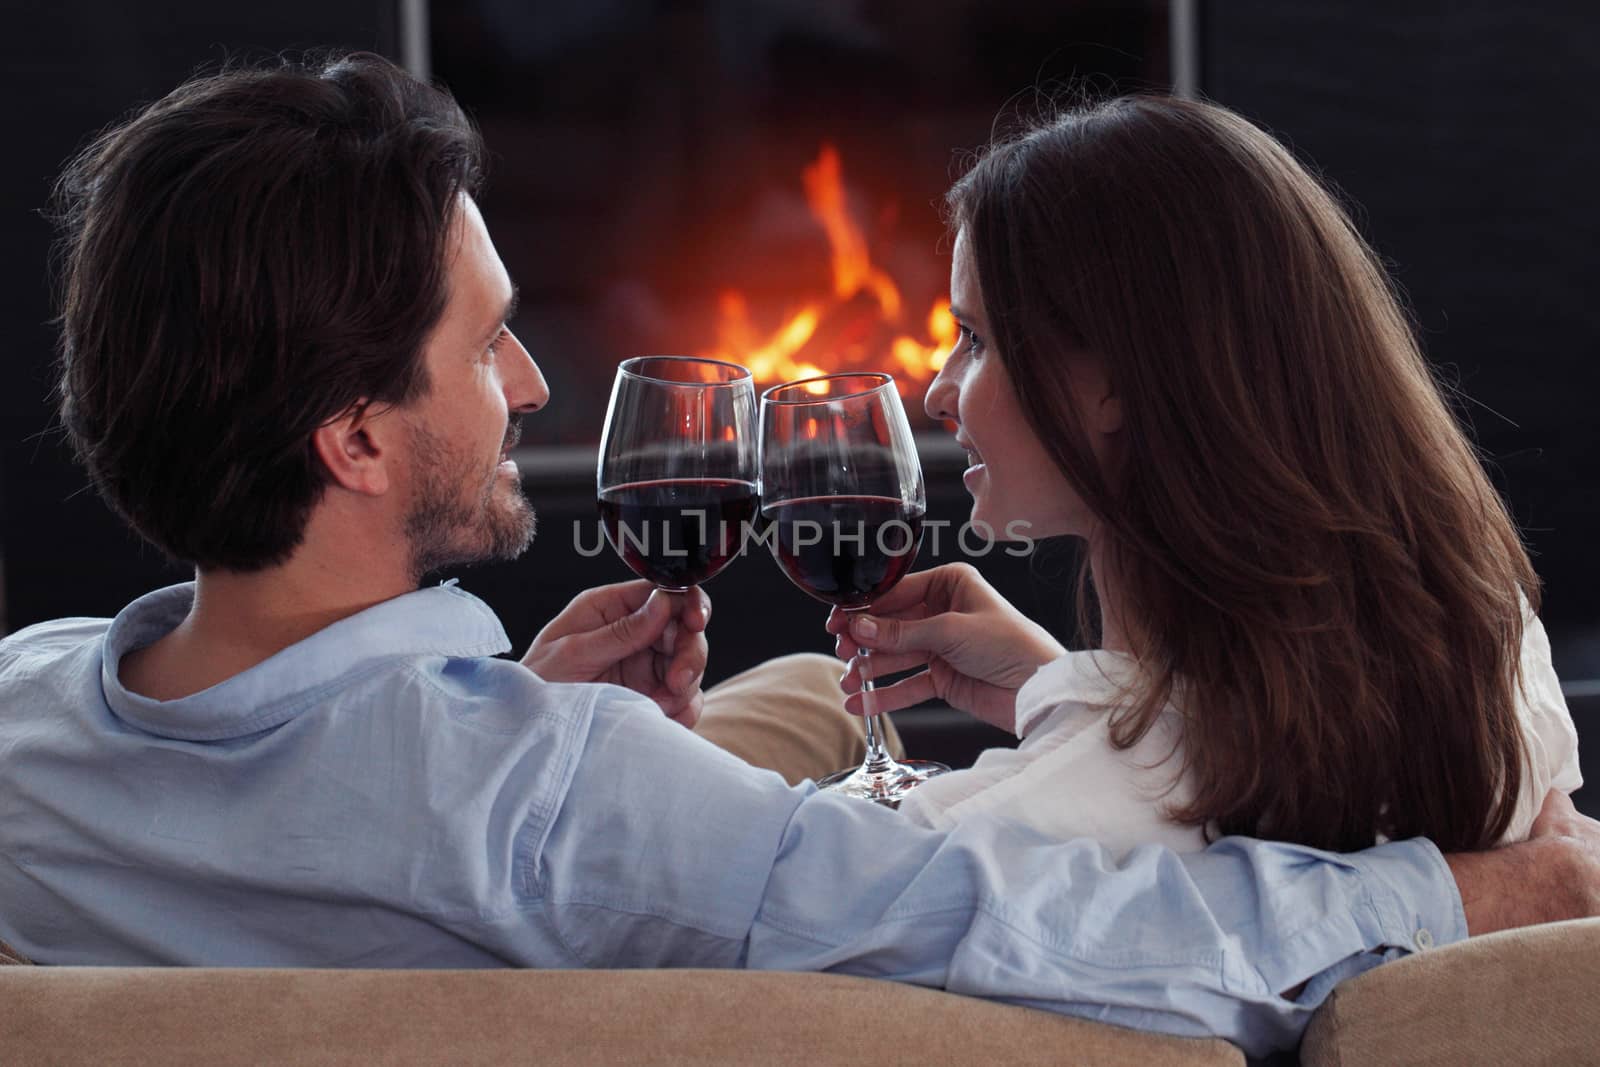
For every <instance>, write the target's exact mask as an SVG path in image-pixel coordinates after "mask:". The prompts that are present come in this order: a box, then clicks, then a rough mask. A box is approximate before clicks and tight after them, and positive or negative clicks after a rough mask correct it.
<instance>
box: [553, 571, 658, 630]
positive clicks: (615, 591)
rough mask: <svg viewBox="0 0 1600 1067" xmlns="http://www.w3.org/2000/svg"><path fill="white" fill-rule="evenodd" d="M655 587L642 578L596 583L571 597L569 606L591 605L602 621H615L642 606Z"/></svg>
mask: <svg viewBox="0 0 1600 1067" xmlns="http://www.w3.org/2000/svg"><path fill="white" fill-rule="evenodd" d="M655 588H656V587H655V586H654V585H652V584H650V583H649V582H647V581H645V580H644V579H643V578H635V579H633V580H632V581H627V582H613V583H612V584H610V585H597V586H594V587H593V588H592V589H585V590H584V591H583V592H581V593H579V594H578V595H577V596H575V597H573V599H572V605H571V606H574V607H575V606H577V605H578V604H580V603H582V604H584V605H586V606H589V607H592V608H593V610H594V611H595V613H596V614H598V615H599V616H600V618H601V619H602V620H603V621H605V622H608V623H611V622H616V621H617V620H618V619H621V618H624V617H626V616H628V615H631V614H633V613H634V612H636V611H638V610H639V609H640V608H642V607H644V605H645V603H646V601H648V600H649V599H650V594H651V593H653V592H655Z"/></svg>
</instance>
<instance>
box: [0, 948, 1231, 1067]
mask: <svg viewBox="0 0 1600 1067" xmlns="http://www.w3.org/2000/svg"><path fill="white" fill-rule="evenodd" d="M0 1004H4V1005H5V1010H4V1011H3V1012H0V1049H4V1050H5V1054H6V1056H7V1057H10V1058H12V1059H14V1061H15V1062H18V1063H41V1062H60V1063H79V1062H84V1063H91V1062H92V1063H106V1064H152V1065H154V1064H170V1063H206V1064H235V1063H236V1064H254V1063H276V1062H282V1063H296V1064H343V1063H385V1064H410V1063H441V1062H458V1063H498V1062H539V1063H600V1062H605V1063H652V1064H690V1063H694V1064H701V1063H729V1064H749V1063H761V1064H807V1065H813V1064H818V1063H835V1062H836V1063H859V1062H862V1061H863V1060H867V1059H870V1060H873V1061H876V1062H879V1063H886V1064H887V1063H906V1064H918V1065H923V1064H927V1063H952V1062H970V1063H983V1062H992V1063H1005V1064H1035V1063H1037V1064H1044V1063H1053V1064H1073V1065H1081V1067H1100V1065H1106V1067H1110V1065H1119V1067H1120V1065H1124V1064H1133V1063H1137V1064H1142V1065H1147V1067H1179V1065H1182V1067H1190V1065H1195V1067H1198V1065H1211V1064H1216V1065H1222V1064H1233V1065H1239V1067H1242V1065H1243V1063H1244V1059H1243V1057H1242V1056H1241V1055H1240V1054H1239V1052H1238V1050H1237V1049H1235V1048H1234V1047H1233V1046H1231V1045H1229V1044H1226V1043H1225V1042H1222V1041H1215V1040H1200V1039H1185V1038H1172V1037H1159V1036H1155V1035H1150V1034H1141V1033H1136V1032H1134V1031H1132V1030H1124V1029H1121V1028H1118V1027H1113V1026H1108V1025H1105V1024H1103V1023H1093V1022H1085V1021H1083V1020H1079V1019H1069V1018H1065V1017H1063V1016H1059V1015H1053V1014H1049V1013H1046V1012H1041V1011H1034V1010H1031V1009H1027V1008H1018V1007H1013V1006H1010V1005H1005V1004H996V1003H992V1002H989V1001H984V1000H976V999H972V998H968V997H959V996H955V995H953V994H950V993H941V992H938V991H935V990H930V989H920V988H916V987H913V986H907V985H900V984H898V983H893V982H881V981H873V980H870V979H865V978H849V977H843V976H838V975H817V974H789V973H776V972H731V971H700V970H682V971H324V970H265V969H263V970H224V969H209V968H181V969H180V968H171V969H165V968H144V967H139V968H101V967H83V968H64V967H16V968H8V969H5V970H0ZM868 1048H871V1049H872V1050H873V1051H872V1053H871V1054H870V1055H868V1053H867V1051H866V1050H867V1049H868Z"/></svg>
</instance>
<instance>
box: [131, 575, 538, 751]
mask: <svg viewBox="0 0 1600 1067" xmlns="http://www.w3.org/2000/svg"><path fill="white" fill-rule="evenodd" d="M193 604H194V583H193V582H185V583H183V584H182V585H174V586H169V587H168V588H166V589H159V590H157V591H155V592H153V593H148V594H146V595H144V596H142V597H140V598H139V599H138V600H135V601H134V602H133V603H132V604H129V605H128V606H127V607H126V608H123V609H122V611H121V612H120V613H118V615H117V617H116V618H115V619H114V620H112V623H111V627H110V629H108V630H107V631H106V634H105V638H104V643H103V645H102V655H101V665H100V684H101V688H102V689H103V690H104V691H105V697H106V703H107V704H109V705H110V707H111V709H112V710H113V711H114V712H116V713H117V715H118V716H120V717H121V718H123V719H124V720H126V721H128V722H130V723H132V724H133V725H135V726H137V727H139V728H140V729H142V730H147V731H149V732H151V733H155V734H160V735H162V736H165V737H174V738H180V739H183V740H190V741H216V740H221V739H223V738H228V737H243V736H245V735H248V734H252V733H258V732H259V731H261V730H267V729H271V728H272V727H274V726H279V725H281V724H283V723H285V722H287V721H288V720H290V719H292V718H293V717H294V716H296V715H298V714H299V713H300V712H301V711H303V710H305V709H306V708H307V707H310V706H312V705H313V704H314V703H315V702H316V700H317V699H318V697H320V696H322V695H323V694H325V693H327V692H328V691H330V690H331V689H333V688H336V687H337V685H338V684H339V683H340V682H341V681H342V680H344V679H347V678H350V677H352V676H354V675H356V674H358V673H360V672H362V671H363V669H364V668H367V667H370V666H372V665H374V664H376V663H378V662H381V661H384V660H394V659H404V658H410V657H416V656H449V657H478V656H492V655H495V654H497V653H501V652H505V651H507V650H508V649H510V647H511V642H510V641H509V640H508V639H507V638H506V632H505V629H504V628H503V627H502V626H501V625H500V620H499V619H497V618H495V615H494V612H493V611H492V610H490V608H489V606H488V605H487V604H485V603H484V602H483V601H481V600H479V599H478V598H477V597H475V596H473V595H472V594H471V593H468V592H466V591H465V590H463V589H459V588H457V587H456V584H455V581H454V580H453V579H452V580H451V581H449V582H447V583H445V584H443V585H439V586H433V587H430V588H427V589H419V590H417V591H416V592H414V593H407V594H405V595H404V596H397V597H395V598H394V599H392V600H385V601H384V602H382V603H381V604H374V605H373V606H372V607H370V608H367V609H366V610H365V611H360V612H357V613H356V614H354V615H351V616H349V617H348V618H344V619H340V620H339V621H338V622H336V623H333V624H332V625H331V626H326V627H324V628H323V629H321V630H318V631H317V632H316V633H314V634H312V635H311V636H310V637H307V638H306V639H304V640H303V641H299V642H296V643H295V644H293V645H290V646H289V647H288V648H286V649H283V650H282V651H281V652H278V653H276V654H274V655H273V656H271V657H269V658H267V659H265V660H263V661H262V662H260V663H258V664H256V665H255V666H254V667H251V668H250V669H249V670H246V671H242V672H241V673H239V674H236V675H234V676H233V677H232V678H229V679H228V680H227V681H224V682H220V683H218V684H217V685H214V686H212V687H211V688H209V689H203V690H201V691H200V692H198V693H194V694H192V695H190V696H186V697H183V698H181V699H179V700H151V699H150V698H148V697H143V696H140V695H139V694H137V693H133V692H130V691H128V690H127V689H125V688H124V687H123V685H122V683H121V681H120V680H119V679H118V677H117V667H118V665H119V663H120V662H121V660H122V657H123V655H125V654H126V653H128V652H131V651H133V650H134V649H138V648H143V647H145V646H147V645H150V644H153V643H154V642H155V641H156V640H158V639H159V638H161V637H163V636H165V635H166V634H168V633H170V632H171V631H172V630H173V628H174V627H176V626H177V625H178V623H180V622H181V621H183V619H184V617H185V616H186V615H188V613H189V609H190V607H191V606H192V605H193Z"/></svg>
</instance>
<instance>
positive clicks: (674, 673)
mask: <svg viewBox="0 0 1600 1067" xmlns="http://www.w3.org/2000/svg"><path fill="white" fill-rule="evenodd" d="M710 655H711V648H710V645H709V644H708V643H707V641H706V635H705V634H703V633H696V634H685V633H680V634H679V638H678V648H677V650H676V651H675V652H674V653H673V654H672V658H671V659H666V660H663V659H659V658H658V660H657V662H658V663H660V664H661V667H660V668H659V669H660V672H661V681H662V683H663V684H664V685H665V686H666V688H667V689H668V690H669V691H670V692H672V693H675V694H677V695H679V696H683V695H686V694H689V693H695V692H698V691H699V689H700V680H701V679H702V678H703V677H704V676H705V673H706V661H707V660H708V659H709V658H710Z"/></svg>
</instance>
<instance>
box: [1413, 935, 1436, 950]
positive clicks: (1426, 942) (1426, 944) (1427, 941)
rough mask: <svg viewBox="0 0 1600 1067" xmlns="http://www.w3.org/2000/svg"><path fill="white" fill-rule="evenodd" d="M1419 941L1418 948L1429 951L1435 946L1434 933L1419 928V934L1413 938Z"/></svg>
mask: <svg viewBox="0 0 1600 1067" xmlns="http://www.w3.org/2000/svg"><path fill="white" fill-rule="evenodd" d="M1412 940H1413V941H1415V942H1416V943H1417V948H1419V949H1421V950H1423V951H1427V950H1428V949H1430V948H1432V947H1433V933H1432V931H1429V930H1418V931H1417V936H1416V937H1414V938H1412Z"/></svg>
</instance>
